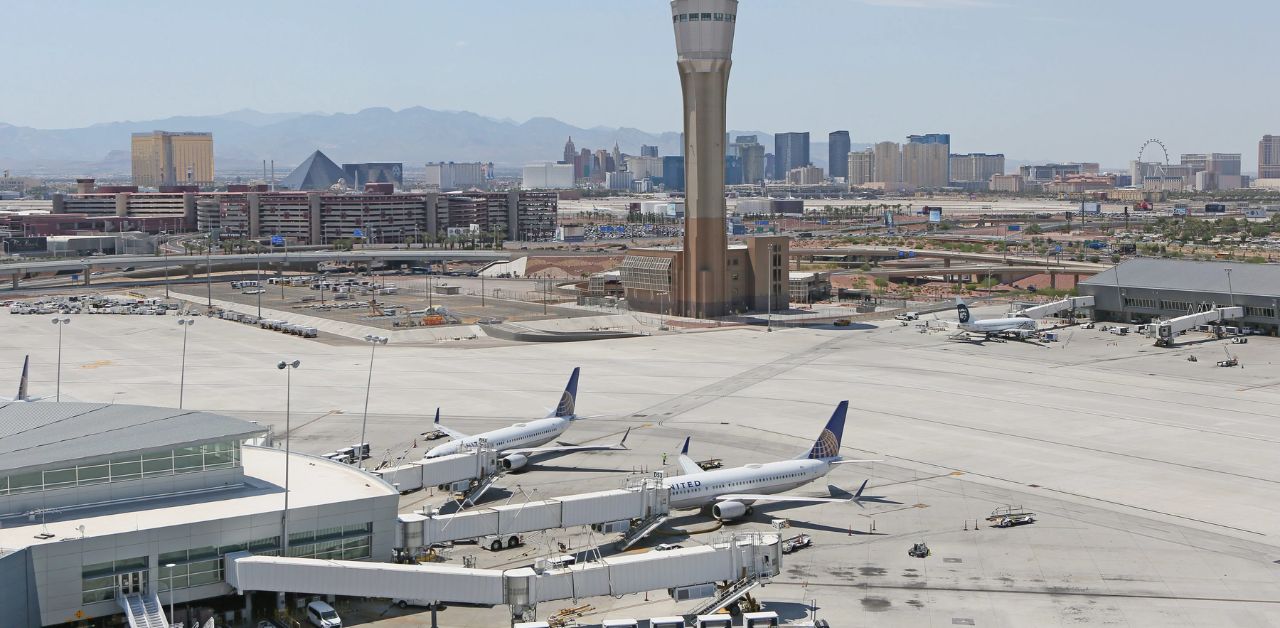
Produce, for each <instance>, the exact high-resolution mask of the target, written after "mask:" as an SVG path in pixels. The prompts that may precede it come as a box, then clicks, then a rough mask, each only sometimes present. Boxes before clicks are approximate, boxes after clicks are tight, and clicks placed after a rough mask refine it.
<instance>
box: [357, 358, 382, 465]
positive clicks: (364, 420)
mask: <svg viewBox="0 0 1280 628" xmlns="http://www.w3.org/2000/svg"><path fill="white" fill-rule="evenodd" d="M364 340H365V342H367V343H369V379H368V381H366V382H365V385H364V417H363V418H361V419H360V442H359V443H357V444H356V448H357V449H359V451H357V452H356V455H357V456H359V457H360V469H362V470H363V469H364V448H365V444H364V434H365V427H366V426H367V425H368V424H369V391H371V390H373V354H374V353H375V352H376V351H377V350H378V345H385V344H387V339H386V338H384V337H382V336H374V335H368V336H365V337H364Z"/></svg>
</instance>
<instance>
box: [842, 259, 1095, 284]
mask: <svg viewBox="0 0 1280 628" xmlns="http://www.w3.org/2000/svg"><path fill="white" fill-rule="evenodd" d="M1096 272H1097V271H1092V270H1090V271H1080V270H1078V269H1073V268H1070V267H1067V266H1032V265H1009V266H1005V265H994V266H993V265H981V264H967V265H964V266H916V267H909V268H885V267H879V268H873V269H871V270H870V271H868V272H867V274H868V275H870V276H872V277H884V278H886V279H902V278H912V277H937V276H942V277H944V278H948V280H951V278H955V277H960V276H965V275H968V276H970V277H972V278H973V279H974V280H977V279H981V278H983V277H998V278H999V279H1000V282H1001V283H1009V282H1010V281H1017V280H1018V279H1022V278H1025V277H1029V276H1031V275H1043V274H1047V275H1049V277H1050V283H1051V285H1052V287H1055V288H1056V287H1057V286H1056V283H1057V277H1058V275H1074V276H1075V279H1076V280H1077V281H1079V279H1080V275H1090V276H1092V275H1093V274H1095V273H1096Z"/></svg>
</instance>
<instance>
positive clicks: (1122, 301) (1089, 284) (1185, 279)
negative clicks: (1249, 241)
mask: <svg viewBox="0 0 1280 628" xmlns="http://www.w3.org/2000/svg"><path fill="white" fill-rule="evenodd" d="M1079 290H1080V294H1081V295H1088V296H1092V297H1093V298H1094V303H1095V306H1094V307H1095V312H1096V316H1097V317H1098V318H1099V319H1100V320H1110V321H1120V322H1130V321H1137V322H1141V323H1146V322H1150V321H1151V320H1153V319H1157V318H1159V319H1162V320H1167V319H1171V318H1177V317H1179V316H1185V315H1187V314H1194V313H1196V312H1201V311H1204V310H1209V309H1212V308H1214V307H1224V306H1237V307H1242V308H1244V318H1242V319H1241V320H1238V321H1229V322H1228V324H1233V323H1234V324H1237V325H1239V326H1241V327H1251V328H1255V329H1259V330H1261V331H1262V332H1263V333H1266V334H1270V335H1275V334H1276V333H1277V332H1280V318H1277V316H1276V315H1277V313H1280V265H1275V264H1245V263H1229V262H1196V261H1187V260H1173V259H1155V258H1138V259H1133V260H1129V261H1127V262H1124V263H1122V264H1119V265H1117V266H1116V267H1114V268H1112V269H1110V270H1107V271H1104V272H1101V273H1098V274H1097V275H1094V276H1093V277H1090V278H1089V279H1086V280H1084V281H1081V282H1080V284H1079Z"/></svg>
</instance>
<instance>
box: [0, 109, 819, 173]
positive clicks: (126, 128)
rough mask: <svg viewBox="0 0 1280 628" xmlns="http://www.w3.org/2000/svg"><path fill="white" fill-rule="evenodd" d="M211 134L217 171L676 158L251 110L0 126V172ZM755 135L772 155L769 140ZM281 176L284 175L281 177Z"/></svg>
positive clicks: (623, 143)
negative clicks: (320, 161)
mask: <svg viewBox="0 0 1280 628" xmlns="http://www.w3.org/2000/svg"><path fill="white" fill-rule="evenodd" d="M155 130H163V131H210V132H212V133H213V145H214V157H215V160H216V162H217V169H218V172H219V173H226V172H235V171H247V172H257V171H259V170H260V169H261V167H262V160H264V159H266V160H275V164H276V174H277V176H283V174H284V173H287V171H288V169H289V168H291V167H292V166H294V165H296V164H298V163H300V162H301V161H302V160H303V159H305V158H306V157H307V156H308V155H310V154H311V152H312V151H315V150H317V149H319V150H321V151H323V152H324V153H325V154H326V155H328V156H329V157H330V158H331V159H333V160H334V161H336V162H338V163H355V162H365V161H398V162H403V163H405V164H406V166H407V167H409V168H411V169H412V168H415V167H416V168H420V167H421V166H422V164H424V163H426V162H429V161H484V162H488V161H492V162H494V163H495V164H497V165H499V166H507V167H517V166H521V165H523V164H526V163H529V162H535V161H556V160H558V159H560V158H562V157H563V154H564V143H565V140H566V139H568V138H569V137H570V136H572V137H573V143H574V145H575V146H577V147H578V149H579V150H581V149H582V148H584V147H585V148H590V149H592V150H595V149H599V148H604V149H608V150H612V149H613V145H614V143H615V142H617V144H618V145H619V147H620V149H621V150H622V152H624V153H629V154H633V155H634V154H639V152H640V145H641V144H649V145H656V146H658V147H659V154H662V155H675V154H679V152H680V134H679V133H678V132H666V133H648V132H645V131H641V130H639V129H632V128H625V127H624V128H616V129H615V128H607V127H594V128H590V129H584V128H581V127H576V126H573V125H571V124H567V123H565V122H561V121H559V120H556V119H554V118H532V119H530V120H528V121H525V122H514V121H512V120H497V119H494V118H488V117H485V116H481V115H477V114H474V113H470V112H466V111H435V110H432V109H426V108H423V107H411V108H409V109H404V110H401V111H392V110H390V109H386V108H373V109H365V110H363V111H360V112H358V113H335V114H324V113H262V112H258V111H253V110H250V109H245V110H240V111H233V112H231V113H225V114H222V115H214V116H180V117H173V118H166V119H163V120H142V121H137V122H134V121H126V122H109V123H104V124H95V125H93V126H89V127H85V128H79V129H34V128H30V127H19V126H13V125H9V124H4V123H0V167H3V168H7V169H11V170H13V171H15V173H18V172H23V173H31V174H66V175H74V174H98V175H105V174H108V173H128V172H129V168H130V163H129V135H130V134H131V133H135V132H145V131H155ZM730 134H731V135H734V136H736V135H757V136H759V141H760V142H761V143H763V144H764V145H765V146H766V147H767V150H770V151H772V148H773V136H772V135H771V134H769V133H763V132H759V131H731V132H730ZM826 150H827V148H826V144H825V143H823V142H814V143H813V144H812V145H811V149H810V152H811V155H812V157H813V161H814V163H815V165H819V166H823V167H825V165H826ZM282 171H283V172H282Z"/></svg>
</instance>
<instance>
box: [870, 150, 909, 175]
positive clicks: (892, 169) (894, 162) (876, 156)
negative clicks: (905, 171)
mask: <svg viewBox="0 0 1280 628" xmlns="http://www.w3.org/2000/svg"><path fill="white" fill-rule="evenodd" d="M871 153H872V160H873V161H874V164H875V176H873V177H872V178H871V180H872V181H875V182H878V183H899V182H901V181H902V180H903V177H902V147H901V146H899V145H898V143H897V142H880V143H878V144H876V145H875V146H874V147H873V148H872V149H871Z"/></svg>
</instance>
